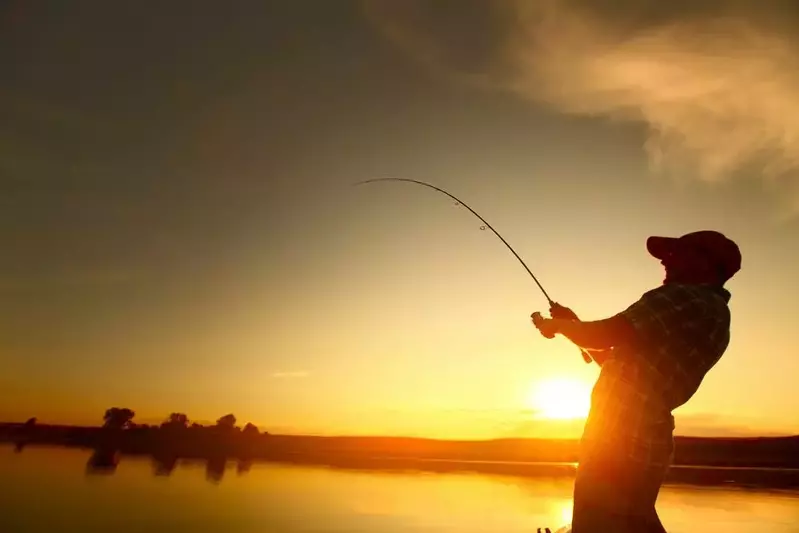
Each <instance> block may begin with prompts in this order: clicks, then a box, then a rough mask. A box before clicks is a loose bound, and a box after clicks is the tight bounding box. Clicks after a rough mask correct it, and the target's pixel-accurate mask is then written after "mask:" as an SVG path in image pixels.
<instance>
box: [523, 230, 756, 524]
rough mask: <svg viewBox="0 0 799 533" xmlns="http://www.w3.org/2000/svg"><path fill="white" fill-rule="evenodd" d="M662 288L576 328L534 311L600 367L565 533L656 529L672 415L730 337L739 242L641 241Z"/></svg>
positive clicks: (566, 313) (693, 237)
mask: <svg viewBox="0 0 799 533" xmlns="http://www.w3.org/2000/svg"><path fill="white" fill-rule="evenodd" d="M646 245H647V249H648V251H649V253H650V254H651V255H652V256H654V257H655V258H657V259H660V261H661V263H662V264H663V266H664V267H665V270H666V276H665V279H664V280H663V284H662V285H661V286H660V287H658V288H655V289H653V290H650V291H648V292H646V293H644V295H643V296H641V298H640V299H639V300H638V301H637V302H635V303H634V304H632V305H631V306H630V307H628V308H627V309H626V310H624V311H622V312H621V313H619V314H617V315H615V316H613V317H610V318H607V319H604V320H598V321H594V322H582V321H580V320H579V319H578V318H577V316H576V315H575V314H574V312H573V311H571V310H570V309H569V308H567V307H563V306H561V305H558V304H555V305H553V307H552V308H551V309H550V313H551V315H552V317H553V318H551V319H546V318H542V317H541V314H540V313H533V323H534V324H535V326H536V327H537V328H538V329H539V331H540V332H541V334H542V335H544V336H545V337H547V338H552V337H554V336H555V335H556V334H558V333H560V334H561V335H563V336H565V337H566V338H568V339H569V340H571V341H572V342H573V343H575V344H576V345H578V346H580V347H582V348H585V349H586V350H588V351H589V353H590V354H591V355H592V356H593V357H594V360H595V361H596V362H597V363H598V364H599V365H600V366H601V367H602V370H601V371H600V374H599V378H598V379H597V382H596V384H595V385H594V390H593V392H592V395H591V411H590V413H589V415H588V418H587V420H586V423H585V428H584V430H583V437H582V442H581V451H580V463H579V467H578V469H577V477H576V479H575V483H574V512H573V516H572V533H594V532H596V533H599V532H607V533H611V532H614V533H615V532H633V531H634V532H653V533H654V532H661V533H663V532H665V529H664V528H663V525H662V524H661V523H660V519H659V518H658V516H657V512H656V511H655V501H656V499H657V495H658V492H659V490H660V486H661V483H662V482H663V479H664V476H665V474H666V471H667V470H668V467H669V464H670V463H671V459H672V453H673V446H674V444H673V432H674V417H673V416H672V411H673V410H674V409H676V408H677V407H679V406H681V405H683V404H684V403H685V402H687V401H688V400H689V399H690V398H691V397H692V396H693V395H694V393H695V392H696V391H697V389H698V387H699V385H700V383H701V382H702V379H703V378H704V377H705V374H706V373H707V372H708V371H709V370H710V369H711V368H713V366H714V365H715V364H716V363H717V362H718V360H719V359H720V358H721V356H722V354H724V352H725V351H726V349H727V346H728V344H729V341H730V311H729V307H728V302H729V300H730V293H729V292H728V291H727V289H725V288H724V283H726V282H727V280H729V279H730V278H731V277H732V276H733V275H734V274H735V273H736V272H738V270H740V268H741V253H740V251H739V249H738V246H737V245H736V244H735V243H734V242H732V241H731V240H729V239H728V238H726V237H725V236H724V235H722V234H721V233H718V232H715V231H698V232H694V233H689V234H687V235H683V236H682V237H679V238H670V237H650V238H649V239H648V240H647V243H646Z"/></svg>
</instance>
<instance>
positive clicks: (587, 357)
mask: <svg viewBox="0 0 799 533" xmlns="http://www.w3.org/2000/svg"><path fill="white" fill-rule="evenodd" d="M383 181H404V182H407V183H415V184H417V185H422V186H424V187H428V188H430V189H433V190H435V191H438V192H440V193H441V194H445V195H447V196H449V197H450V198H452V199H453V200H455V205H457V206H461V207H464V208H466V209H467V210H468V211H469V212H470V213H471V214H473V215H474V216H476V217H477V218H478V219H480V221H481V222H482V223H483V224H484V225H483V226H480V229H481V230H485V229H486V228H488V229H490V230H491V231H492V232H493V233H494V235H496V236H497V238H498V239H499V240H500V241H502V244H504V245H505V246H506V247H507V248H508V250H510V252H511V253H512V254H513V256H514V257H515V258H516V259H517V260H518V261H519V263H521V265H522V266H523V267H524V269H525V270H526V271H527V273H528V274H529V275H530V277H531V278H533V281H534V282H535V284H536V285H537V286H538V288H539V289H540V290H541V292H542V293H543V294H544V298H546V299H547V302H548V303H549V306H550V307H552V306H553V305H554V304H555V302H554V300H552V298H550V297H549V294H548V293H547V291H546V290H545V289H544V287H543V286H542V285H541V283H540V282H539V281H538V278H536V277H535V274H533V272H532V270H530V267H528V266H527V263H525V262H524V260H523V259H522V258H521V257H520V256H519V254H517V253H516V250H514V249H513V247H512V246H511V245H510V244H508V241H506V240H505V238H504V237H502V235H500V234H499V232H498V231H497V230H495V229H494V227H493V226H492V225H491V224H489V223H488V221H487V220H486V219H484V218H483V217H482V216H480V215H479V214H478V213H477V211H475V210H474V209H472V208H471V207H469V205H468V204H466V202H464V201H463V200H461V199H460V198H458V197H457V196H455V195H453V194H450V193H449V192H447V191H445V190H444V189H442V188H440V187H436V186H435V185H431V184H429V183H426V182H424V181H420V180H413V179H408V178H372V179H368V180H364V181H359V182H357V183H355V184H354V186H356V187H357V186H358V185H364V184H367V183H377V182H383ZM581 352H582V354H583V359H584V360H585V362H586V363H590V362H591V356H590V355H588V353H587V352H586V351H585V350H581Z"/></svg>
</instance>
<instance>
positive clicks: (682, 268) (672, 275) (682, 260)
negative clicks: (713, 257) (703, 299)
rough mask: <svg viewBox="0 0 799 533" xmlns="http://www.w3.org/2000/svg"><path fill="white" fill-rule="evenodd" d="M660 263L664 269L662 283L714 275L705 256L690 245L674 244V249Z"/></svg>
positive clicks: (712, 276)
mask: <svg viewBox="0 0 799 533" xmlns="http://www.w3.org/2000/svg"><path fill="white" fill-rule="evenodd" d="M661 264H662V265H663V268H665V270H666V277H665V278H664V280H663V282H664V283H671V282H681V281H700V280H705V279H707V278H715V277H716V276H715V272H714V270H713V266H712V264H711V262H710V261H709V260H708V259H707V257H706V256H705V255H704V254H702V253H701V252H700V251H699V250H694V249H692V248H691V247H690V246H680V245H678V246H675V247H674V250H672V252H671V253H669V254H667V255H666V256H665V257H664V259H662V260H661Z"/></svg>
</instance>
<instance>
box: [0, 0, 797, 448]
mask: <svg viewBox="0 0 799 533" xmlns="http://www.w3.org/2000/svg"><path fill="white" fill-rule="evenodd" d="M353 5H355V4H353ZM30 9H31V10H33V11H30V12H28V11H26V9H22V8H20V9H19V13H18V15H17V17H16V18H14V19H13V21H11V19H8V20H6V21H4V22H3V23H4V24H5V25H6V26H5V28H6V29H7V30H13V31H10V32H6V33H5V34H4V35H5V36H4V37H3V39H5V40H7V41H8V43H5V44H7V45H8V46H6V47H4V48H5V49H14V50H17V52H14V53H13V54H12V55H13V57H12V58H11V59H13V62H12V63H13V65H14V68H13V69H12V72H13V74H14V75H13V76H12V77H11V78H10V79H9V81H7V82H4V83H5V84H6V85H5V86H4V87H3V91H4V92H5V93H6V94H8V95H11V97H10V100H9V101H10V102H11V103H12V104H13V105H12V106H11V107H10V108H9V113H10V115H9V116H11V117H12V119H11V120H10V121H8V122H7V124H6V125H4V126H2V127H0V138H3V139H6V138H8V139H11V140H12V141H13V143H14V144H13V146H14V147H15V148H14V150H11V151H10V152H8V153H4V154H3V155H2V159H1V160H0V164H2V165H3V167H2V168H3V169H5V170H7V171H8V172H7V173H8V175H9V176H12V178H14V179H13V180H11V181H9V182H8V190H9V194H8V195H7V196H6V200H4V202H5V203H4V205H3V209H2V210H1V211H0V212H2V215H0V216H2V217H4V218H3V219H2V222H3V224H0V228H2V230H1V231H2V234H1V235H0V237H2V238H3V240H4V242H5V243H6V250H7V254H6V257H7V259H6V262H5V263H4V264H2V265H0V267H1V268H0V274H1V275H2V278H0V290H1V291H2V293H3V294H2V296H3V298H2V302H3V303H2V308H0V339H2V344H0V364H2V366H3V368H4V369H6V370H4V372H3V374H2V375H0V386H2V390H3V395H2V397H3V399H2V400H0V419H4V420H8V419H16V420H20V419H24V418H27V417H28V416H38V417H39V418H40V420H42V421H53V422H72V423H99V422H100V421H101V416H102V413H103V411H104V410H105V409H106V408H107V407H111V406H125V407H130V408H133V409H134V410H135V411H136V412H137V418H138V419H139V420H140V421H149V422H153V421H159V420H161V419H163V418H164V417H165V416H166V415H168V414H169V413H170V412H172V411H181V412H186V413H187V414H188V415H189V416H190V418H192V419H195V420H200V421H206V422H210V421H214V420H216V418H218V417H219V416H221V415H223V414H226V413H228V412H233V413H235V414H236V415H237V417H238V418H239V419H240V420H241V422H242V423H244V422H246V421H252V422H254V423H256V424H258V425H259V426H261V427H262V428H263V429H266V430H270V431H275V432H299V433H324V434H332V433H338V434H342V433H357V434H395V435H396V434H405V435H421V436H430V437H445V438H491V437H507V436H564V435H566V436H578V435H579V432H580V429H581V425H580V424H581V421H580V420H577V421H568V420H567V421H563V420H547V419H546V418H545V416H546V414H547V413H548V412H549V413H550V414H552V413H553V412H554V411H555V410H556V407H553V406H552V405H551V404H550V403H549V401H543V400H539V399H538V398H539V395H538V394H537V392H536V391H537V390H538V387H541V386H544V387H547V386H551V384H552V383H553V382H555V381H557V380H565V381H566V382H569V383H571V384H572V385H571V386H573V387H575V388H576V390H577V392H575V394H578V395H580V396H582V397H583V398H584V397H585V396H586V394H587V392H588V391H589V390H590V387H591V385H592V383H593V381H594V380H595V379H596V377H597V374H598V368H597V367H596V366H595V365H591V366H588V365H585V364H584V363H583V361H582V359H581V358H580V356H579V354H578V352H577V351H576V349H575V348H574V347H573V346H571V345H570V344H569V343H568V342H567V341H565V340H563V339H560V338H559V339H557V340H553V341H548V340H546V339H543V338H541V336H540V335H539V334H538V333H537V332H536V331H535V329H534V328H533V327H532V325H531V324H530V321H529V316H530V313H531V312H532V311H536V310H540V311H546V302H545V300H544V298H543V297H542V295H541V294H540V293H539V292H538V290H537V288H536V287H535V285H534V284H533V283H532V280H530V279H529V277H528V276H527V274H526V273H525V272H524V270H523V269H522V268H521V266H520V265H519V264H518V263H516V260H515V259H514V258H513V256H512V255H511V254H510V253H509V252H508V251H507V250H506V249H505V248H504V247H503V245H502V244H501V243H500V242H499V241H498V240H497V239H496V238H495V237H493V236H492V235H491V234H490V233H488V232H484V231H480V230H479V226H480V223H479V221H477V220H476V219H473V218H471V217H472V216H471V215H470V214H469V213H468V212H466V211H464V210H463V209H460V208H458V207H455V206H454V205H453V203H452V202H450V201H449V200H448V199H447V198H445V197H443V196H440V195H438V194H437V193H434V192H432V191H430V190H427V189H424V188H422V187H418V186H416V185H410V184H406V183H386V184H375V185H369V186H367V187H363V188H357V189H355V188H352V187H351V184H352V183H354V182H356V181H359V180H362V179H367V178H372V177H377V176H397V177H406V178H413V179H421V180H426V181H431V182H433V183H434V184H436V185H439V186H441V187H444V188H446V189H448V190H450V191H451V192H452V193H454V194H455V195H457V196H460V197H461V198H463V200H464V201H466V202H467V203H469V204H470V205H471V206H472V207H473V208H474V209H476V210H477V211H478V212H480V213H481V214H482V215H483V216H484V217H486V218H487V219H488V220H489V221H490V222H491V223H492V224H493V225H494V226H495V227H496V228H497V230H498V231H500V233H502V234H503V236H504V237H505V238H506V239H507V240H508V241H509V242H510V243H511V244H512V245H513V246H514V248H516V250H517V251H518V252H519V253H520V255H521V256H522V257H523V258H524V259H525V260H526V261H527V263H528V265H529V266H530V267H531V269H532V270H533V271H534V272H535V273H536V275H537V276H538V277H539V279H540V281H541V282H542V284H543V285H544V287H545V288H546V289H547V290H548V291H549V293H550V294H551V295H552V296H553V298H555V299H556V300H558V301H560V302H561V303H563V304H565V305H568V306H571V307H573V308H574V309H575V311H576V312H577V313H578V314H580V315H581V317H583V318H585V319H597V318H603V317H606V316H609V315H610V314H613V313H616V312H618V311H620V310H621V309H623V308H625V307H626V306H628V305H629V304H630V303H632V302H633V301H634V300H635V299H637V298H638V297H639V296H640V295H641V294H642V293H643V292H644V291H646V290H648V289H650V288H652V287H653V286H655V285H657V284H659V283H660V280H661V279H662V272H661V268H660V265H659V264H658V262H657V261H656V260H653V259H652V258H650V257H648V256H647V254H646V251H645V248H644V242H645V239H646V237H647V236H649V235H652V234H662V235H679V234H682V233H685V232H688V231H692V230H696V229H716V230H719V231H722V232H725V233H727V234H728V235H729V236H730V237H732V238H733V239H735V240H736V241H737V242H738V243H739V245H740V247H741V250H742V252H743V268H742V270H741V272H740V273H739V274H738V275H737V276H736V278H735V279H734V280H733V281H732V282H731V283H730V284H729V286H728V287H729V289H730V291H731V292H732V300H731V303H730V304H731V308H732V312H733V325H732V343H731V345H730V348H729V350H728V352H727V354H726V355H725V356H724V358H723V359H722V360H721V362H720V363H719V364H718V365H717V367H716V368H715V369H713V370H712V371H711V373H710V374H709V375H708V377H707V378H706V380H705V383H704V384H703V386H702V388H701V389H700V391H699V392H698V394H697V395H696V396H695V397H694V399H692V400H691V401H690V402H689V403H688V405H686V406H684V407H683V408H681V409H679V410H678V412H677V413H676V415H677V427H678V432H683V433H692V434H718V435H723V434H739V433H747V434H752V433H756V434H766V433H797V432H799V426H797V422H796V421H797V420H799V396H798V395H796V394H795V376H797V375H799V359H797V358H796V357H794V356H793V351H794V350H793V338H792V331H793V327H794V322H795V321H796V318H797V314H796V307H795V302H796V296H797V293H796V289H795V284H794V279H793V278H794V272H795V270H796V268H795V265H796V264H797V260H799V247H797V246H796V243H797V242H799V223H797V219H796V217H795V216H793V215H792V214H791V216H788V217H786V215H785V214H786V213H787V212H788V211H786V208H787V206H790V204H791V203H792V202H793V196H792V194H793V192H794V191H793V190H792V189H791V185H792V184H793V183H795V182H793V181H791V179H792V176H793V175H790V176H789V178H786V179H775V180H772V181H763V180H761V179H760V177H761V174H762V173H761V172H760V171H759V168H760V167H758V166H757V165H754V166H745V165H743V164H740V165H739V162H738V161H737V160H734V159H733V160H730V161H731V163H730V164H733V165H736V170H734V171H729V172H727V171H726V170H725V173H723V174H719V175H714V176H712V179H707V178H708V177H707V176H704V178H706V179H702V177H703V174H702V172H701V168H700V167H701V165H700V166H699V167H690V166H688V167H685V169H684V170H683V171H682V172H681V173H680V174H679V179H677V178H675V177H674V176H673V175H664V174H663V173H662V172H660V171H657V170H653V168H652V166H651V163H652V160H651V159H650V158H649V156H651V155H652V151H651V150H650V151H649V153H648V152H647V149H646V148H647V147H650V148H651V146H652V145H651V142H652V137H651V135H649V133H650V131H651V130H650V129H649V127H656V126H658V125H659V124H664V123H662V122H658V121H657V120H658V119H657V117H658V116H659V115H658V113H659V112H660V111H658V112H654V111H653V112H652V114H651V115H647V116H649V117H650V118H651V121H650V122H645V121H644V122H642V121H641V120H637V121H636V120H630V121H625V120H622V121H618V120H613V121H611V120H608V118H619V117H618V116H616V115H615V114H614V113H615V111H613V110H614V109H616V107H615V106H617V103H615V102H610V103H608V102H607V101H604V100H603V101H600V100H597V99H594V100H591V99H590V98H591V96H592V93H590V92H589V87H587V86H585V85H582V86H583V87H584V88H585V91H586V92H585V93H584V94H582V95H580V97H581V98H582V97H584V98H586V99H587V100H586V101H587V102H589V103H591V105H589V106H588V107H589V108H588V109H586V110H584V111H585V113H587V114H589V115H591V116H581V115H580V113H581V111H580V110H575V109H574V108H573V107H574V106H573V104H574V102H573V101H572V100H570V99H568V100H558V99H554V100H553V101H550V102H546V101H545V102H536V101H533V100H535V99H528V98H526V97H525V96H526V95H521V96H520V95H519V94H518V93H517V94H514V93H513V92H512V91H511V92H509V91H502V90H488V89H486V88H485V87H481V86H475V85H470V84H468V83H462V82H460V81H458V80H456V79H451V78H449V77H448V76H438V75H435V74H432V73H430V72H429V70H428V69H425V68H424V67H423V66H420V64H419V63H418V62H416V61H413V60H412V58H410V57H409V56H408V54H407V53H406V52H403V51H401V50H400V48H401V47H400V48H398V47H396V46H395V45H394V44H392V43H391V42H389V40H387V39H385V38H384V35H382V34H381V33H380V32H379V31H376V30H375V28H374V27H373V26H372V25H371V24H370V23H368V22H367V20H366V19H365V18H364V16H363V14H362V12H361V11H360V10H359V9H356V8H355V7H352V8H346V9H345V8H342V7H338V8H336V7H333V6H331V7H326V8H322V7H320V8H319V11H318V12H316V14H315V16H307V13H306V12H305V11H303V10H301V9H300V8H299V7H298V8H296V9H295V8H289V7H286V8H281V9H282V10H281V12H280V13H266V12H264V11H261V10H262V9H265V8H256V7H253V8H242V10H241V11H240V12H237V13H236V14H235V15H232V18H231V20H230V21H227V22H224V23H223V22H221V21H218V20H217V19H216V18H215V16H214V13H212V12H210V11H207V12H206V11H203V9H199V10H198V12H197V13H195V14H194V15H192V16H193V17H196V20H195V19H192V20H194V23H195V24H196V28H195V30H194V31H193V32H190V33H191V34H187V35H185V36H184V38H181V39H179V40H177V41H176V40H175V39H174V38H173V35H174V33H173V32H174V28H172V27H171V26H169V23H168V22H163V23H160V25H156V26H155V27H152V28H150V29H149V30H148V40H147V42H146V43H144V42H142V41H140V39H141V36H142V33H141V31H140V29H141V27H142V26H141V25H142V24H145V23H146V21H148V20H149V19H148V18H147V17H148V15H147V13H146V12H145V11H141V12H139V11H136V10H133V11H132V12H131V13H130V14H129V16H128V17H127V18H126V19H125V20H116V19H115V20H116V22H114V23H109V22H108V20H109V19H107V18H105V19H103V18H102V17H103V12H102V11H100V12H98V13H88V12H86V13H81V14H79V15H78V14H76V15H75V17H76V18H75V19H74V25H73V26H69V27H65V28H61V30H60V31H62V32H65V34H66V37H68V38H64V41H63V42H64V43H67V44H64V45H63V46H61V45H59V46H55V44H57V43H61V42H62V41H60V40H59V39H60V38H59V39H56V36H54V34H51V33H48V32H49V30H48V28H50V29H52V28H54V27H56V26H58V25H59V24H60V23H59V20H61V19H60V18H59V15H58V14H57V13H55V12H49V11H47V10H46V9H44V8H42V9H41V10H40V11H36V10H34V8H30ZM247 9H252V10H253V11H252V12H249V11H248V10H247ZM33 20H36V24H35V25H34V24H33V22H32V21H33ZM165 20H166V19H165ZM58 27H59V28H60V26H58ZM34 28H37V29H36V30H35V31H34ZM62 37H63V36H62ZM32 39H44V42H45V44H47V43H50V44H51V45H53V46H49V47H48V46H43V47H40V48H38V49H37V50H40V51H39V52H36V51H34V50H33V49H32V48H31V47H30V46H27V47H26V46H25V45H26V43H27V44H28V45H29V44H30V43H31V42H33V41H32ZM98 43H104V46H99V44H98ZM108 43H111V44H108ZM130 43H137V46H130ZM105 44H108V46H105ZM112 45H113V46H112ZM115 47H116V48H115ZM105 48H108V49H115V50H124V54H127V55H126V56H125V57H123V58H121V59H120V58H117V59H116V60H115V61H110V60H109V58H108V56H107V53H108V52H107V51H104V49H105ZM41 50H47V51H46V52H43V51H41ZM572 50H573V51H575V52H574V53H577V52H578V51H580V49H577V48H574V49H572ZM14 54H15V55H14ZM76 57H80V58H82V59H81V62H78V63H75V62H74V61H73V60H74V59H75V58H76ZM153 57H158V58H159V59H158V60H157V61H155V60H153V59H152V58H153ZM636 57H637V56H635V55H634V54H632V55H626V56H619V58H618V60H619V62H620V63H619V64H620V65H629V64H630V63H629V61H631V59H630V58H636ZM669 57H672V56H669ZM675 57H676V56H675ZM680 57H682V56H680ZM70 61H72V62H73V63H74V64H75V67H74V70H72V71H69V72H66V71H62V70H60V69H59V68H57V65H59V64H66V63H69V62H70ZM625 62H626V63H625ZM73 63H70V64H73ZM10 64H11V63H10ZM123 64H124V67H123ZM98 69H99V72H103V73H105V75H104V76H101V77H97V76H94V77H92V76H91V75H90V73H92V72H97V71H98ZM618 72H629V71H628V70H623V69H622V70H619V71H618ZM664 72H665V70H664ZM535 74H536V75H540V74H541V73H540V72H539V73H535ZM661 74H662V73H661ZM583 75H585V72H581V76H583ZM624 79H626V78H624V76H621V75H619V77H615V78H613V82H614V83H616V84H619V85H617V86H616V89H619V90H621V89H624V87H623V86H622V85H621V84H623V83H624ZM187 80H188V81H187ZM563 81H564V80H561V79H558V80H555V81H554V82H553V83H561V82H563ZM667 82H668V80H665V81H662V83H667ZM635 83H637V82H635ZM686 90H687V89H686ZM614 94H617V93H614ZM22 95H25V97H24V98H23V96H22ZM544 100H547V99H546V98H545V99H544ZM23 104H25V105H23ZM549 104H551V105H549ZM683 104H685V102H681V101H678V102H675V104H674V105H675V107H674V108H673V109H674V111H675V112H678V111H682V110H685V109H688V108H689V107H690V106H688V105H687V104H685V105H683ZM619 105H620V104H619ZM631 105H637V106H640V107H641V109H649V110H652V109H654V108H652V107H651V106H650V103H648V102H644V101H641V100H633V101H632V103H631ZM681 105H682V107H680V106H681ZM647 106H650V107H647ZM686 106H687V107H686ZM659 109H660V108H658V110H659ZM652 117H654V118H652ZM702 117H703V115H701V114H700V115H699V116H698V118H697V117H693V118H696V120H700V121H701V120H702ZM705 118H706V117H705ZM742 120H743V119H742ZM775 120H776V119H775V118H774V117H771V116H770V117H769V122H764V124H766V125H768V126H773V125H774V121H775ZM692 124H693V122H692ZM741 124H744V125H746V124H748V123H747V122H746V121H745V120H743V122H741V123H733V124H732V126H731V127H730V128H731V129H730V131H736V130H735V128H736V127H741ZM664 127H669V128H672V129H671V130H669V131H670V132H671V133H674V134H685V135H687V136H688V137H686V138H688V139H701V143H700V144H699V145H697V146H699V149H700V152H701V151H702V150H705V152H701V155H703V157H705V159H703V160H705V161H706V160H708V159H707V157H709V156H708V153H710V152H707V151H708V150H712V149H713V148H714V145H712V143H711V144H708V143H710V141H711V140H713V138H714V136H713V134H715V133H716V130H715V129H713V128H709V129H708V128H699V131H698V133H696V132H695V130H692V129H690V128H689V129H680V128H681V127H682V124H681V123H678V124H676V126H675V125H674V124H671V123H670V122H669V123H668V124H666V125H665V126H664ZM694 133H696V135H699V137H691V136H690V135H693V134H694ZM12 134H13V135H12ZM735 139H736V142H744V139H743V138H742V137H741V136H735ZM9 142H11V141H9ZM720 144H722V145H723V141H722V142H720ZM9 146H12V145H10V144H9ZM741 149H743V148H741ZM667 155H668V154H667ZM725 161H727V160H725ZM723 166H724V165H722V167H723ZM738 167H740V168H738ZM714 168H715V167H714ZM575 383H576V384H577V385H574V384H575ZM547 384H550V385H547ZM553 394H555V393H553ZM542 417H544V418H542Z"/></svg>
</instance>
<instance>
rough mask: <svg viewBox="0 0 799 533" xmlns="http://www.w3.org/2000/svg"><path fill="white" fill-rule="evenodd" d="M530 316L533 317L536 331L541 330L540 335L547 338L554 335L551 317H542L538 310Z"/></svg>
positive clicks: (554, 329)
mask: <svg viewBox="0 0 799 533" xmlns="http://www.w3.org/2000/svg"><path fill="white" fill-rule="evenodd" d="M530 318H532V319H533V325H534V326H535V327H536V328H538V331H540V332H541V335H543V336H544V337H546V338H547V339H552V338H554V337H555V333H557V330H556V328H555V325H554V320H552V319H551V318H544V317H543V316H541V313H539V312H538V311H536V312H535V313H533V314H532V315H530Z"/></svg>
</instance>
